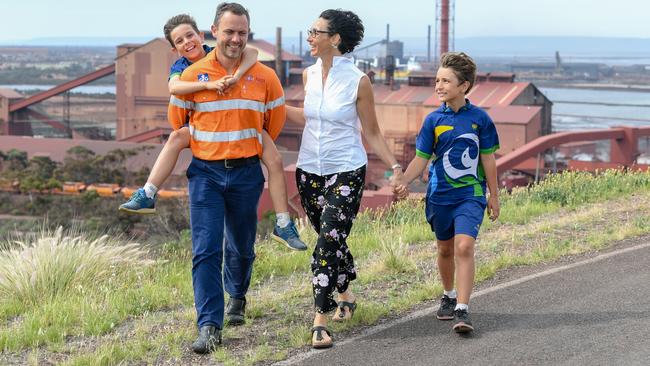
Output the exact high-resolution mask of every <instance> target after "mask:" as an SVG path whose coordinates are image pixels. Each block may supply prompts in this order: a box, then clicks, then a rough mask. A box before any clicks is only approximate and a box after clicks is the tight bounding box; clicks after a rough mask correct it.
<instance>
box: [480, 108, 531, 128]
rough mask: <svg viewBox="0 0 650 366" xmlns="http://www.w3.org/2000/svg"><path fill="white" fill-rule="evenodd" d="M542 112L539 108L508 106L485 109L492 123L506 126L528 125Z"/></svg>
mask: <svg viewBox="0 0 650 366" xmlns="http://www.w3.org/2000/svg"><path fill="white" fill-rule="evenodd" d="M541 110H542V107H540V106H528V105H509V106H506V107H501V106H497V107H492V108H488V109H487V113H488V114H489V115H490V118H492V120H493V121H495V122H497V123H502V124H503V123H506V124H524V125H526V124H528V123H530V122H531V121H532V120H533V118H535V116H536V115H537V114H538V113H539V112H540V111H541Z"/></svg>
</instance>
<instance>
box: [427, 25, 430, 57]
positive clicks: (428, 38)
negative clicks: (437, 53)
mask: <svg viewBox="0 0 650 366" xmlns="http://www.w3.org/2000/svg"><path fill="white" fill-rule="evenodd" d="M427 62H431V25H428V26H427Z"/></svg>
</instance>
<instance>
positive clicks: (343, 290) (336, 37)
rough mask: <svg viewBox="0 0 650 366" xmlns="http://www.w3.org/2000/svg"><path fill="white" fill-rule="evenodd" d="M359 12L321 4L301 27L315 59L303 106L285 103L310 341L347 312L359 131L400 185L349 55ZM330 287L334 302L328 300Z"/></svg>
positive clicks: (351, 304)
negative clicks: (294, 137)
mask: <svg viewBox="0 0 650 366" xmlns="http://www.w3.org/2000/svg"><path fill="white" fill-rule="evenodd" d="M363 31H364V29H363V24H362V23H361V20H360V19H359V17H358V16H357V15H356V14H354V13H352V12H350V11H343V10H332V9H330V10H325V11H324V12H323V13H321V15H320V17H319V18H318V19H317V20H316V22H314V24H313V26H312V28H311V29H309V30H308V38H307V42H308V43H309V46H310V52H311V55H312V56H314V57H317V58H318V60H317V62H316V64H314V65H312V66H310V67H308V68H307V69H305V71H304V72H303V83H304V86H305V103H304V109H303V108H292V107H289V106H287V115H288V118H289V119H291V120H292V121H294V122H297V123H302V124H304V125H305V128H304V131H303V135H302V143H301V146H300V152H299V154H298V163H297V170H296V183H297V186H298V191H299V193H300V201H301V204H302V207H303V209H304V210H305V212H306V213H307V215H308V217H309V221H310V222H311V224H312V226H313V227H314V229H315V230H316V232H317V233H318V240H317V243H316V247H315V248H314V253H313V256H312V262H311V268H312V272H313V274H314V277H313V279H312V283H313V292H314V303H315V310H316V314H315V316H314V323H313V324H314V327H313V328H312V345H313V347H314V348H327V347H331V346H332V336H331V333H330V331H329V330H328V329H327V320H328V317H327V314H328V313H329V312H331V311H333V310H335V309H336V313H335V314H334V317H333V320H335V321H344V320H348V319H350V318H351V317H352V315H353V313H354V310H355V308H356V300H355V297H354V295H353V294H352V292H351V291H350V289H349V284H350V281H352V280H354V279H355V278H356V270H355V267H354V261H353V258H352V254H351V253H350V250H349V248H348V245H347V243H346V238H347V237H348V235H349V233H350V229H351V228H352V221H353V220H354V218H355V216H356V214H357V212H358V211H359V204H360V202H361V196H362V193H363V187H364V183H365V174H366V165H367V163H368V157H367V154H366V151H365V149H364V147H363V143H362V140H361V134H362V133H363V136H364V137H365V139H366V141H367V142H368V144H369V145H370V146H371V147H372V149H373V151H374V152H375V153H376V154H377V155H378V156H379V158H380V159H381V160H382V161H383V162H384V163H385V164H386V165H387V166H388V167H390V168H391V169H392V170H393V173H394V178H395V181H394V183H393V184H397V185H399V184H401V179H402V167H401V166H400V165H399V164H398V163H397V161H396V160H395V157H394V156H393V155H392V153H391V152H390V150H389V149H388V145H387V144H386V141H385V140H384V138H383V136H382V135H381V131H380V129H379V126H378V124H377V116H376V115H375V105H374V97H373V93H372V86H371V83H370V80H369V79H368V77H367V76H366V75H365V74H364V73H362V72H361V71H360V70H359V69H358V68H357V67H356V66H355V65H354V63H353V62H352V60H351V59H349V58H346V57H343V56H342V55H343V54H346V53H349V52H351V51H352V50H353V49H354V48H355V47H356V46H357V45H359V43H360V42H361V39H362V38H363ZM335 289H336V290H337V292H338V293H339V294H338V298H337V300H338V304H337V301H335V300H334V290H335Z"/></svg>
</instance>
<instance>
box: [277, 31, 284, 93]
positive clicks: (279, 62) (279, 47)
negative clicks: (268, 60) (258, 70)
mask: <svg viewBox="0 0 650 366" xmlns="http://www.w3.org/2000/svg"><path fill="white" fill-rule="evenodd" d="M275 73H276V74H278V79H280V82H281V83H282V85H286V80H285V76H284V65H283V64H282V27H277V28H276V29H275Z"/></svg>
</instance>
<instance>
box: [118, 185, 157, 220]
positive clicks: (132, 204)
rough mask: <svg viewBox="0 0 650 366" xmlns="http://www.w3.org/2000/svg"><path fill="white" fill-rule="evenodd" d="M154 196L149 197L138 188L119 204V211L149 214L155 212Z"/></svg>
mask: <svg viewBox="0 0 650 366" xmlns="http://www.w3.org/2000/svg"><path fill="white" fill-rule="evenodd" d="M155 205H156V196H154V198H149V197H147V195H146V194H145V193H144V189H142V188H140V189H138V190H137V191H135V192H133V194H132V195H131V198H129V200H128V201H127V202H126V203H123V204H121V205H120V211H122V212H128V213H133V214H140V215H150V214H154V213H156V207H155Z"/></svg>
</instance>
